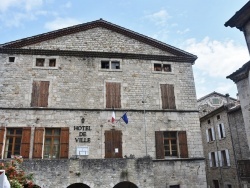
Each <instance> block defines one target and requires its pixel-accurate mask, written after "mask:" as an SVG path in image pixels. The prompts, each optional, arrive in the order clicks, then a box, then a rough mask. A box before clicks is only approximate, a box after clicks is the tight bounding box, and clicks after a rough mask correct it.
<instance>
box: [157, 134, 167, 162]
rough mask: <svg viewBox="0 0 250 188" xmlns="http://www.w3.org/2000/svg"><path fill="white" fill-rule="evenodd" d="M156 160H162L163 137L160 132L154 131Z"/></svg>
mask: <svg viewBox="0 0 250 188" xmlns="http://www.w3.org/2000/svg"><path fill="white" fill-rule="evenodd" d="M155 150H156V152H155V153H156V159H164V157H165V154H164V136H163V132H162V131H155Z"/></svg>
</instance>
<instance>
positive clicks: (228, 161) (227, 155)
mask: <svg viewBox="0 0 250 188" xmlns="http://www.w3.org/2000/svg"><path fill="white" fill-rule="evenodd" d="M225 151H226V158H227V166H230V157H229V151H228V149H226V150H225Z"/></svg>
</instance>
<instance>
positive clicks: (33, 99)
mask: <svg viewBox="0 0 250 188" xmlns="http://www.w3.org/2000/svg"><path fill="white" fill-rule="evenodd" d="M39 87H40V82H37V81H34V82H33V85H32V94H31V106H32V107H37V106H38V99H39Z"/></svg>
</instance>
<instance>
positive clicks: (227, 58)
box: [0, 0, 249, 99]
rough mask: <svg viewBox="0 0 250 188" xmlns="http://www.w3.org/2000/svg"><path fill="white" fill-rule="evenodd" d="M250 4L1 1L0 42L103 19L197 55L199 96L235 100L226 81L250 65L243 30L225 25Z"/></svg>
mask: <svg viewBox="0 0 250 188" xmlns="http://www.w3.org/2000/svg"><path fill="white" fill-rule="evenodd" d="M247 2H248V0H209V1H203V0H174V1H173V0H1V3H0V44H3V43H6V42H10V41H14V40H18V39H22V38H25V37H30V36H34V35H38V34H41V33H46V32H49V31H52V30H56V29H60V28H64V27H68V26H72V25H76V24H81V23H86V22H91V21H94V20H98V19H100V18H102V19H104V20H106V21H108V22H111V23H114V24H116V25H119V26H121V27H125V28H127V29H130V30H133V31H135V32H138V33H141V34H143V35H146V36H149V37H152V38H154V39H157V40H159V41H162V42H164V43H167V44H169V45H172V46H174V47H177V48H180V49H182V50H185V51H187V52H189V53H192V54H194V55H196V56H198V59H197V60H196V61H195V64H194V65H193V71H194V79H195V87H196V94H197V98H198V99H199V98H201V97H203V96H205V95H207V94H209V93H211V92H213V91H216V92H219V93H221V94H226V93H228V94H230V96H231V97H234V98H236V93H237V88H236V85H235V83H234V82H233V81H232V80H230V79H226V76H228V75H230V74H231V73H233V72H234V71H236V70H237V69H239V68H240V67H241V66H242V65H243V64H244V63H246V62H247V61H249V52H248V50H247V46H246V41H245V38H244V35H243V33H242V32H241V31H239V30H238V29H236V28H230V27H225V26H224V24H225V22H226V21H228V20H229V19H230V18H231V17H232V16H233V15H234V14H235V12H236V11H238V10H239V9H240V8H241V7H242V6H243V5H245V4H246V3H247Z"/></svg>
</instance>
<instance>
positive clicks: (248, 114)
mask: <svg viewBox="0 0 250 188" xmlns="http://www.w3.org/2000/svg"><path fill="white" fill-rule="evenodd" d="M225 26H230V27H236V28H237V29H239V30H240V31H242V32H243V33H244V36H245V39H246V43H247V47H248V50H249V52H250V1H248V2H247V3H246V4H245V5H244V6H243V7H242V8H241V9H240V10H239V11H237V12H236V13H235V15H234V16H233V17H232V18H230V19H229V20H228V21H227V22H226V23H225ZM249 70H250V61H248V62H247V63H245V64H244V65H243V66H242V67H241V68H239V69H238V70H237V71H235V72H234V73H232V74H230V75H229V76H227V78H229V79H231V80H233V81H234V82H235V83H236V85H237V89H238V93H239V99H240V103H241V108H242V114H243V119H244V125H245V130H246V136H247V138H246V140H247V142H248V146H250V110H249V109H250V99H249V95H250V86H249ZM249 159H250V157H248V160H240V161H238V164H239V167H240V168H239V173H240V176H241V180H242V181H245V182H249V180H250V160H249ZM248 186H249V187H250V185H249V184H248Z"/></svg>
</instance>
